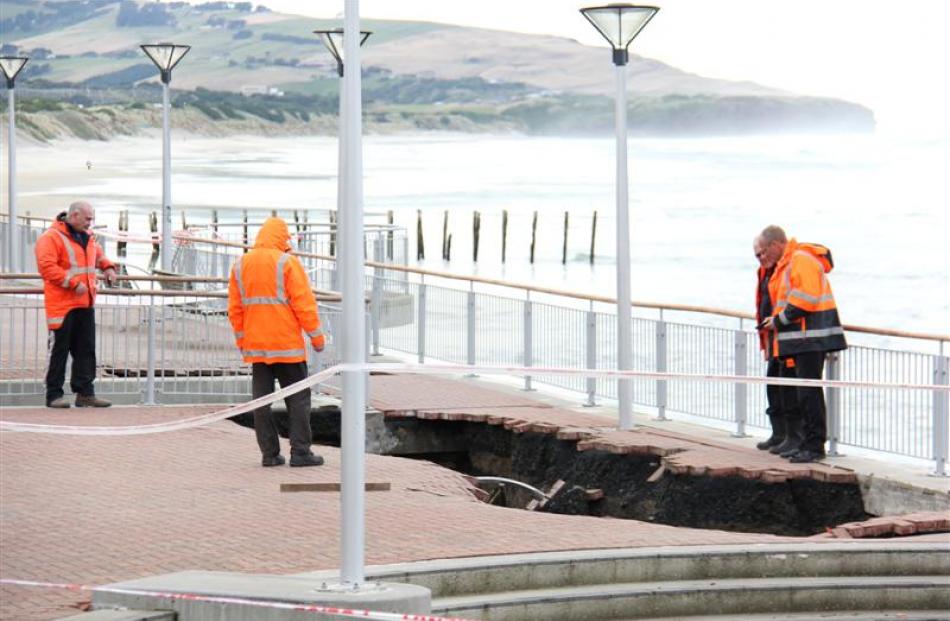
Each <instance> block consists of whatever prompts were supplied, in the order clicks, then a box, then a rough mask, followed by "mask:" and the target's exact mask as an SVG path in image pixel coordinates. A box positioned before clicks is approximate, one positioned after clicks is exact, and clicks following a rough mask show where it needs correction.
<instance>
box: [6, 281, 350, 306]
mask: <svg viewBox="0 0 950 621" xmlns="http://www.w3.org/2000/svg"><path fill="white" fill-rule="evenodd" d="M13 279H16V280H41V279H42V277H41V276H40V275H39V274H0V280H13ZM116 280H117V281H123V280H124V281H145V282H158V283H176V284H185V283H194V282H218V283H226V282H228V279H227V278H213V277H195V278H189V277H187V276H116ZM312 291H313V294H314V296H315V297H316V299H317V301H319V302H339V301H341V300H342V299H343V297H342V295H341V294H340V293H339V292H337V291H323V290H321V289H313V290H312ZM39 293H43V288H42V287H0V294H12V295H18V294H19V295H27V294H39ZM97 293H98V294H101V295H141V296H149V295H154V296H172V297H183V296H185V297H193V296H198V295H199V294H200V295H201V296H205V294H209V293H211V294H215V295H211V296H205V297H225V298H226V297H227V296H228V292H227V291H222V290H217V291H200V290H193V289H179V290H174V289H113V288H105V287H104V288H102V289H99V290H98V291H97ZM218 294H220V295H218Z"/></svg>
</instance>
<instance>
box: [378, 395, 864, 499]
mask: <svg viewBox="0 0 950 621" xmlns="http://www.w3.org/2000/svg"><path fill="white" fill-rule="evenodd" d="M519 413H521V412H519ZM381 415H382V418H383V419H387V418H390V419H402V420H405V419H410V418H415V419H417V420H426V421H439V420H442V421H446V422H459V421H464V422H472V423H474V424H488V425H501V426H503V427H504V428H505V429H506V430H508V431H511V432H512V433H529V432H530V433H540V434H544V435H553V436H554V437H555V438H557V439H558V440H561V441H564V442H574V443H575V446H576V449H577V450H578V451H590V450H600V451H606V452H608V453H611V454H617V455H625V454H634V455H656V456H658V457H661V458H662V460H663V463H664V464H666V465H667V471H668V472H670V473H672V474H674V475H688V476H710V477H718V476H741V477H743V478H746V479H759V480H761V481H762V482H764V483H769V484H773V483H779V484H780V483H785V482H786V481H787V480H788V479H808V478H810V479H814V480H816V481H820V482H826V483H841V484H852V483H856V482H857V475H856V474H855V473H854V472H853V471H851V470H849V469H847V468H842V467H840V466H836V465H831V464H822V463H819V464H815V465H810V464H803V465H801V466H799V467H797V468H794V469H792V470H789V471H782V472H784V476H776V475H775V474H772V473H774V472H776V471H781V470H780V467H781V464H775V465H769V466H767V467H758V468H749V467H744V466H741V465H725V466H716V467H709V466H695V465H687V464H678V463H676V456H677V455H678V456H680V457H681V456H682V454H683V453H688V452H689V451H690V450H692V449H689V448H682V447H665V446H657V445H656V443H655V438H647V439H646V441H645V442H644V443H643V444H629V443H618V442H616V441H615V440H614V439H613V438H611V437H610V436H611V435H612V434H616V433H617V432H618V430H616V429H607V430H605V431H603V432H598V431H596V430H594V429H591V428H586V429H585V430H584V433H577V431H578V427H577V426H576V425H565V424H560V423H551V422H546V421H541V420H530V421H526V420H524V419H523V418H518V417H516V416H504V415H498V414H495V415H490V416H485V415H480V416H479V418H481V419H482V420H481V421H472V420H467V419H466V418H465V417H463V416H461V415H459V414H458V413H457V412H442V411H440V410H438V409H430V410H425V411H420V410H385V411H383V412H382V413H381ZM379 416H380V412H378V411H375V412H373V413H372V415H371V418H373V419H375V420H376V421H378V420H379ZM374 435H376V436H382V435H384V434H374ZM660 435H664V436H668V437H671V438H674V437H675V438H677V439H679V436H669V434H660ZM374 440H376V438H375V437H374ZM683 441H684V442H693V443H697V441H696V440H687V439H683ZM698 443H699V444H701V445H703V446H705V447H708V448H711V449H714V450H716V449H718V450H734V447H729V446H723V445H720V444H710V443H706V442H698ZM753 454H754V453H753ZM766 472H768V473H770V474H765V473H766Z"/></svg>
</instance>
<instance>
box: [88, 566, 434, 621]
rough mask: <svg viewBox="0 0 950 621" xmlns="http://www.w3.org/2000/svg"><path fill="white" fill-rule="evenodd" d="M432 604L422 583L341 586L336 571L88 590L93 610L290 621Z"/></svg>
mask: <svg viewBox="0 0 950 621" xmlns="http://www.w3.org/2000/svg"><path fill="white" fill-rule="evenodd" d="M288 604H289V605H290V606H287V605H288ZM431 604H432V596H431V592H430V590H429V589H427V588H425V587H423V586H419V585H414V584H398V583H394V582H380V581H375V580H367V581H366V582H365V583H364V584H363V585H361V588H359V589H355V590H354V589H353V588H352V587H350V586H349V585H340V583H339V572H328V573H327V574H326V575H324V576H321V577H320V578H319V579H317V578H313V577H309V576H300V575H295V576H278V575H272V574H244V573H233V572H220V571H197V570H191V571H181V572H176V573H171V574H164V575H158V576H148V577H145V578H139V579H136V580H128V581H125V582H118V583H114V584H107V585H102V586H100V587H97V588H95V589H93V590H92V606H93V608H95V609H109V608H133V609H139V610H173V611H175V612H176V613H177V614H178V615H180V617H181V618H188V619H223V618H227V619H228V620H229V621H242V620H244V619H248V620H250V619H253V620H254V621H289V620H292V619H298V618H301V617H300V616H299V615H300V612H301V611H302V610H304V611H306V612H307V614H308V615H311V616H308V617H307V618H322V617H313V616H312V615H314V614H321V610H319V608H347V609H355V610H371V611H374V612H390V613H400V614H428V613H429V611H430V610H431ZM327 618H328V619H329V618H337V617H327Z"/></svg>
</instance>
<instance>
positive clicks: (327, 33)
mask: <svg viewBox="0 0 950 621" xmlns="http://www.w3.org/2000/svg"><path fill="white" fill-rule="evenodd" d="M313 34H315V35H318V36H319V37H320V40H321V41H323V45H325V46H326V48H327V50H329V51H330V53H331V54H333V58H335V59H336V70H337V73H338V74H339V75H340V77H341V78H342V77H343V29H342V28H336V29H334V30H314V31H313ZM371 34H373V33H372V32H371V31H368V30H360V47H363V44H364V43H366V40H367V39H369V36H370V35H371Z"/></svg>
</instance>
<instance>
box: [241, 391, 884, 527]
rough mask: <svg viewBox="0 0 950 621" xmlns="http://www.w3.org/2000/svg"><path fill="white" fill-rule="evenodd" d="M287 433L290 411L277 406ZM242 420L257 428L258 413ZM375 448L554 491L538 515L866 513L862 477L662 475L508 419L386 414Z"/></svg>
mask: <svg viewBox="0 0 950 621" xmlns="http://www.w3.org/2000/svg"><path fill="white" fill-rule="evenodd" d="M275 416H276V418H277V423H278V427H279V429H280V431H281V434H282V435H283V436H284V437H286V413H284V412H280V411H279V410H277V409H276V408H275ZM232 420H234V421H235V422H237V423H238V424H241V425H243V426H245V427H251V428H253V418H252V416H251V415H250V414H245V415H241V416H238V417H235V418H234V419H232ZM311 427H312V429H313V434H314V442H316V443H318V444H327V445H332V446H339V444H340V413H339V410H338V409H337V408H336V407H323V408H319V409H314V410H313V412H312V413H311ZM367 428H368V436H367V437H368V442H367V444H368V450H369V451H371V452H376V453H380V454H383V455H392V456H399V457H408V458H414V459H424V460H428V461H432V462H434V463H437V464H439V465H441V466H443V467H446V468H450V469H452V470H455V471H457V472H461V473H464V474H466V475H470V476H493V477H506V478H510V479H514V480H517V481H520V482H523V483H526V484H528V485H530V486H532V487H535V488H538V489H539V490H542V491H544V492H545V493H547V494H548V495H549V499H548V500H547V501H545V502H543V504H541V506H533V507H532V510H534V511H543V512H549V513H559V514H567V515H592V516H601V517H611V518H621V519H632V520H641V521H645V522H654V523H659V524H667V525H670V526H686V527H692V528H707V529H718V530H728V531H736V532H754V533H770V534H775V535H788V536H807V535H814V534H817V533H822V532H825V530H826V529H827V528H830V527H833V526H835V525H837V524H841V523H845V522H854V521H861V520H864V519H867V518H868V517H869V515H868V514H867V513H866V512H865V511H864V505H863V501H862V497H861V491H860V488H859V486H858V485H857V484H855V483H830V482H822V481H816V480H813V479H790V480H788V481H786V482H784V483H764V482H762V481H760V480H750V479H745V478H743V477H739V476H715V477H714V476H706V475H698V476H697V475H685V474H684V475H680V474H673V473H671V472H668V471H660V472H658V470H660V467H661V461H660V457H658V456H655V455H640V454H624V455H617V454H613V453H609V452H607V451H602V450H585V451H578V450H577V442H576V441H569V440H559V439H557V438H556V437H555V436H554V435H553V434H543V433H533V432H527V433H515V432H513V431H510V430H507V429H505V428H504V427H503V426H500V425H488V424H485V423H474V422H464V421H444V420H420V419H416V418H385V417H382V416H381V415H380V416H379V418H378V419H377V420H376V424H373V423H372V422H370V423H368V425H367ZM484 489H485V490H486V491H487V492H488V493H487V494H486V501H490V502H492V503H493V504H499V505H503V506H507V507H511V508H513V509H525V508H527V507H529V503H531V500H532V499H533V498H534V496H533V495H532V493H531V492H530V491H528V490H526V489H521V488H519V487H518V486H512V485H506V486H501V487H499V486H497V485H492V486H490V487H485V488H484Z"/></svg>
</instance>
